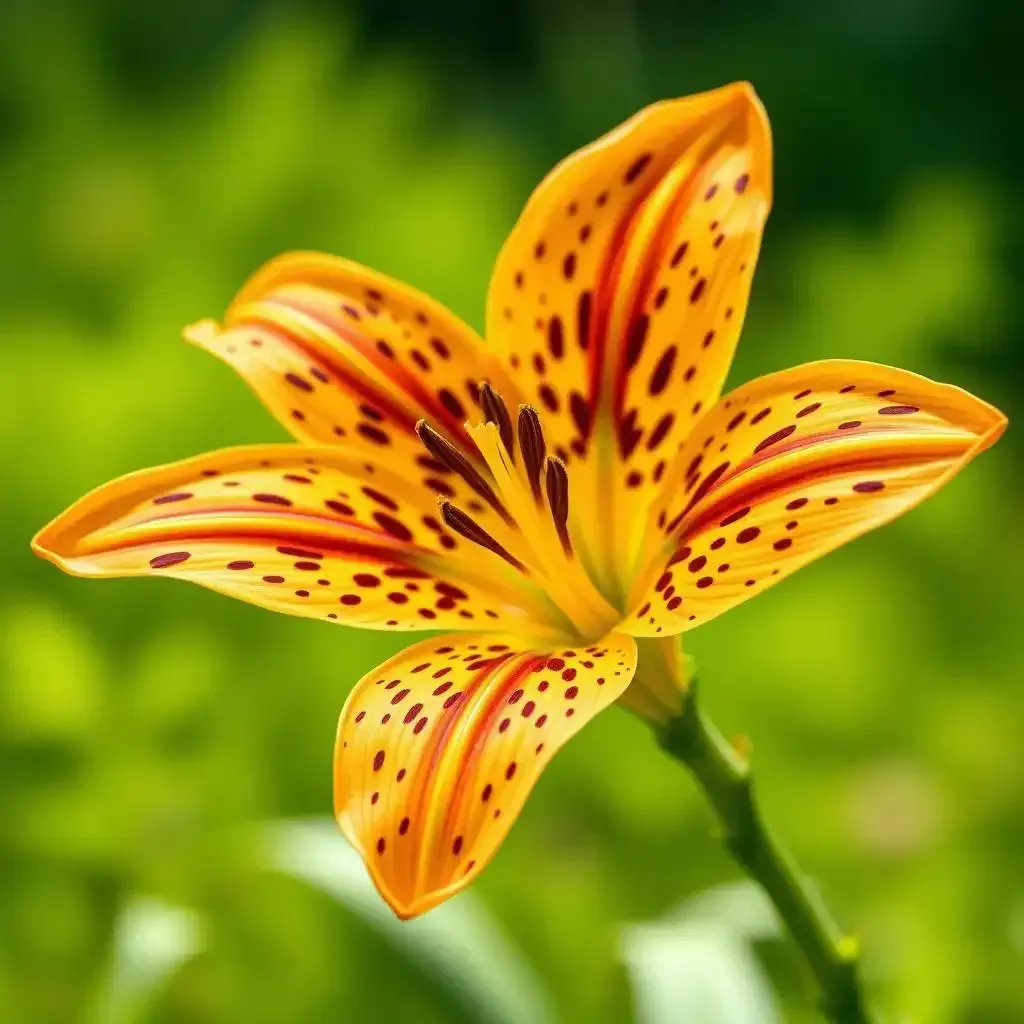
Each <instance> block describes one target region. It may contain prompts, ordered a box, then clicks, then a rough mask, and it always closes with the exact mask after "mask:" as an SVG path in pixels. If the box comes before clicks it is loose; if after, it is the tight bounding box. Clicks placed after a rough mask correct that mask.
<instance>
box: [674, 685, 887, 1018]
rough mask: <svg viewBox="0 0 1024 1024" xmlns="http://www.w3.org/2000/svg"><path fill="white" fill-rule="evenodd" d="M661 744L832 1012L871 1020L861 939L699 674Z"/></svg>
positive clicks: (828, 1009) (826, 1010) (839, 1015)
mask: <svg viewBox="0 0 1024 1024" xmlns="http://www.w3.org/2000/svg"><path fill="white" fill-rule="evenodd" d="M661 743H662V746H663V747H664V748H665V750H667V751H668V753H670V754H671V755H672V756H673V757H675V758H676V759H678V760H679V761H682V763H683V764H685V765H686V767H687V768H689V769H690V771H691V772H692V773H693V775H694V777H695V778H696V779H697V782H698V783H699V784H700V786H701V788H702V789H703V790H704V792H705V793H706V794H707V797H708V799H709V800H710V801H711V804H712V806H713V807H714V809H715V811H716V813H717V815H718V818H719V820H720V821H721V825H722V830H723V833H724V839H725V845H726V847H727V848H728V850H729V852H730V854H732V856H733V858H734V859H735V860H736V862H737V863H738V864H739V865H740V866H741V867H742V868H743V869H744V870H745V871H746V872H747V874H749V875H750V876H751V878H753V879H754V880H755V881H757V882H758V883H759V884H760V885H761V887H762V888H763V889H764V891H765V892H766V893H767V894H768V896H769V897H770V898H771V901H772V903H774V904H775V909H776V910H777V911H778V913H779V916H780V917H781V918H782V920H783V921H784V922H785V925H786V928H787V929H788V930H789V934H790V935H791V936H792V938H793V941H794V942H796V944H797V946H799V947H800V950H801V951H802V952H803V954H804V956H805V957H806V959H807V963H808V965H809V966H810V969H811V971H812V973H813V974H814V977H815V979H816V980H817V983H818V986H819V988H820V989H821V993H822V1008H823V1010H824V1012H825V1013H826V1015H827V1016H828V1018H829V1019H830V1020H832V1021H834V1022H835V1024H870V1021H871V1020H872V1017H871V1015H870V1014H869V1011H868V1008H867V1006H866V1004H865V1001H864V996H863V994H862V992H861V986H860V981H859V978H858V959H859V957H858V951H857V941H856V939H855V938H853V937H852V936H844V935H843V933H842V931H841V930H840V929H839V926H838V925H837V924H836V922H835V920H834V918H833V917H832V915H831V914H830V913H829V911H828V908H827V907H826V906H825V904H824V903H823V902H822V900H821V898H820V897H819V896H818V894H817V892H816V891H815V889H814V888H813V887H812V886H811V885H809V884H808V881H807V879H806V878H805V877H804V875H803V874H802V872H801V871H800V869H799V868H798V867H797V865H796V863H795V862H794V860H793V858H792V857H791V856H790V854H789V852H788V851H787V850H786V848H785V847H784V846H783V845H782V843H781V842H779V840H778V838H777V837H776V836H775V835H774V834H773V833H772V831H771V829H769V828H768V826H767V825H766V824H765V823H764V821H763V820H762V818H761V813H760V810H759V809H758V805H757V801H756V799H755V797H754V789H753V779H752V778H751V773H750V766H749V764H748V763H747V761H746V760H745V759H744V758H742V757H740V755H739V754H738V753H737V752H736V751H735V750H733V748H732V747H731V746H730V745H729V743H728V742H727V741H726V739H725V738H724V737H723V736H722V734H721V733H720V732H719V731H718V729H716V728H715V726H714V725H713V724H712V723H711V722H710V721H709V720H708V719H707V717H706V716H705V715H704V713H703V712H702V711H701V710H700V708H699V707H698V706H697V694H696V681H695V680H692V681H691V682H690V689H689V692H688V693H687V696H686V698H685V700H684V702H683V709H682V713H681V714H680V715H679V716H678V717H677V718H673V719H670V720H669V722H668V724H667V725H666V726H665V727H664V729H663V731H662V733H661Z"/></svg>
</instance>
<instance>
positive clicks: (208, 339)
mask: <svg viewBox="0 0 1024 1024" xmlns="http://www.w3.org/2000/svg"><path fill="white" fill-rule="evenodd" d="M219 333H220V324H218V323H217V321H216V320H214V319H212V318H211V317H205V318H203V319H202V320H196V322H195V323H191V324H188V325H186V326H185V327H183V328H182V329H181V336H182V337H183V338H184V339H185V340H186V341H187V342H189V343H190V344H192V345H198V346H199V347H200V348H209V347H210V345H211V344H212V342H213V340H214V339H215V338H216V337H217V335H218V334H219Z"/></svg>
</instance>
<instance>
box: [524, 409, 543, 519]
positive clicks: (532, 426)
mask: <svg viewBox="0 0 1024 1024" xmlns="http://www.w3.org/2000/svg"><path fill="white" fill-rule="evenodd" d="M519 449H520V451H522V453H523V463H524V464H525V466H526V476H527V478H528V479H529V481H530V490H532V491H533V499H534V501H536V502H537V503H538V504H539V503H540V500H541V492H540V471H541V469H542V468H543V466H544V456H545V453H546V452H547V448H546V446H545V444H544V431H543V430H542V429H541V425H540V416H538V415H537V410H536V409H534V408H533V406H532V405H521V406H519Z"/></svg>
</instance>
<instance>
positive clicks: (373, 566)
mask: <svg viewBox="0 0 1024 1024" xmlns="http://www.w3.org/2000/svg"><path fill="white" fill-rule="evenodd" d="M434 498H435V496H434V495H433V493H432V492H431V491H430V490H429V489H425V488H423V487H421V486H419V484H418V483H417V482H416V481H415V480H408V479H406V478H405V476H404V475H403V474H402V473H401V472H400V471H398V470H396V469H395V468H392V467H391V466H390V465H389V464H387V463H386V462H385V461H383V460H381V459H379V458H375V459H371V458H370V457H368V456H366V455H364V454H363V453H362V452H352V451H350V450H348V449H346V448H342V447H340V446H338V447H331V448H314V447H306V446H298V445H254V446H249V447H241V448H231V449H226V450H224V451H218V452H212V453H210V454H208V455H202V456H198V457H196V458H191V459H186V460H184V461H183V462H177V463H172V464H171V465H167V466H161V467H158V468H156V469H148V470H143V471H141V472H138V473H131V474H129V475H128V476H124V477H121V478H120V479H118V480H114V481H112V482H111V483H108V484H106V485H104V486H103V487H100V488H99V489H98V490H95V491H93V492H92V493H91V494H88V495H86V496H85V497H84V498H82V499H81V500H80V501H78V502H77V503H76V504H74V505H73V506H72V507H71V508H69V509H68V510H67V511H66V512H64V513H62V514H61V515H60V516H58V517H57V519H55V520H54V521H53V522H52V523H50V525H49V526H47V527H45V528H44V529H43V530H42V531H41V532H40V533H39V534H38V536H36V538H35V539H34V541H33V548H34V549H35V551H36V552H37V553H38V554H41V555H43V556H44V557H46V558H49V559H50V560H51V561H53V562H55V563H56V564H57V565H59V566H60V567H61V568H63V569H65V570H67V571H68V572H71V573H74V574H76V575H81V576H148V575H153V576H174V577H177V578H179V579H186V580H191V581H192V582H194V583H199V584H202V585H203V586H205V587H209V588H210V589H211V590H216V591H219V592H221V593H224V594H228V595H229V596H231V597H237V598H241V599H242V600H244V601H249V602H251V603H252V604H257V605H261V606H262V607H265V608H269V609H271V610H273V611H279V612H287V613H289V614H292V615H302V616H306V617H310V618H320V619H328V620H331V621H339V622H347V623H353V624H357V625H360V626H365V627H370V628H398V629H434V628H439V627H440V628H448V629H470V628H477V629H478V628H480V627H481V626H485V627H486V626H491V625H493V626H494V627H495V628H507V629H517V630H521V631H525V632H526V633H528V634H529V635H535V634H537V633H540V634H541V635H547V634H548V633H549V630H548V628H547V626H546V625H540V624H546V623H549V622H550V621H551V619H552V616H551V614H550V611H549V609H548V607H547V604H546V602H545V601H544V599H543V598H542V597H541V596H540V595H539V594H538V593H536V592H535V591H534V590H533V589H532V588H531V587H530V586H529V585H528V583H527V582H526V581H525V580H523V579H522V578H521V576H520V575H519V574H518V573H517V572H516V571H515V570H514V569H513V568H512V567H511V566H509V565H507V564H506V563H504V562H501V561H500V560H497V559H496V560H495V562H496V563H497V564H495V565H492V566H488V571H487V574H486V575H482V574H481V573H480V572H479V570H478V563H479V559H478V558H477V556H476V552H475V550H473V549H472V546H471V545H468V544H467V543H466V542H465V541H463V540H462V538H458V537H454V536H452V535H451V534H450V533H449V532H448V531H446V530H445V529H444V528H443V527H442V525H441V524H440V522H439V521H438V519H437V518H436V515H437V508H436V505H435V501H434Z"/></svg>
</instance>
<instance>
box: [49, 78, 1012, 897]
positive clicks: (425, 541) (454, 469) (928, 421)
mask: <svg viewBox="0 0 1024 1024" xmlns="http://www.w3.org/2000/svg"><path fill="white" fill-rule="evenodd" d="M770 202H771V140H770V135H769V129H768V123H767V120H766V118H765V115H764V112H763V111H762V109H761V106H760V104H759V103H758V100H757V98H756V97H755V95H754V93H753V91H752V89H751V88H750V87H749V86H748V85H746V84H736V85H731V86H727V87H725V88H723V89H719V90H716V91H714V92H709V93H705V94H702V95H699V96H695V97H690V98H686V99H680V100H673V101H670V102H664V103H659V104H655V105H654V106H652V107H649V108H647V109H646V110H644V111H641V112H640V113H639V114H637V115H636V116H635V117H634V118H632V119H631V120H629V121H627V122H626V123H625V124H624V125H622V126H621V127H620V128H618V129H616V130H615V131H613V132H612V133H611V134H609V135H607V136H605V137H604V138H602V139H600V140H598V141H597V142H595V143H594V144H593V145H591V146H588V147H586V148H585V149H583V150H581V151H580V152H578V153H576V154H574V155H573V156H571V157H569V158H568V159H567V160H565V161H563V162H562V163H561V164H559V165H558V167H556V168H555V169H554V171H552V172H551V174H550V175H549V176H548V177H547V178H546V179H545V180H544V181H543V182H542V183H541V185H540V186H539V188H538V189H537V190H536V192H535V193H534V195H533V196H532V198H531V199H530V201H529V203H528V204H527V206H526V209H525V210H524V211H523V214H522V216H521V218H520V220H519V222H518V224H517V225H516V227H515V228H514V230H513V231H512V234H511V235H510V236H509V239H508V241H507V242H506V243H505V246H504V248H503V249H502V251H501V254H500V255H499V257H498V261H497V265H496V267H495V269H494V275H493V278H492V280H491V285H490V291H489V294H488V299H487V332H486V333H487V339H488V343H487V345H485V344H484V342H483V341H482V340H481V339H480V338H479V337H478V336H477V335H476V334H475V332H474V331H473V330H472V329H471V328H470V327H468V326H467V325H466V324H465V323H463V322H462V321H461V320H459V319H458V318H457V317H456V316H454V315H453V314H452V313H451V312H449V311H448V310H447V309H445V308H444V307H443V306H441V305H439V304H438V303H437V302H434V301H433V300H431V299H430V298H428V297H427V296H425V295H422V294H420V293H419V292H417V291H415V290H414V289H412V288H409V287H408V286H406V285H403V284H400V283H398V282H396V281H393V280H391V279H389V278H387V277H384V276H383V275H381V274H377V273H375V272H373V271H371V270H367V269H365V268H364V267H360V266H357V265H355V264H353V263H349V262H346V261H344V260H341V259H336V258H333V257H329V256H323V255H319V254H315V253H297V254H291V255H287V256H283V257H281V258H279V259H277V260H274V261H272V262H271V263H270V264H268V265H267V266H265V267H264V268H263V269H262V270H260V271H259V272H258V273H257V274H256V275H255V276H254V277H253V278H252V279H251V280H250V281H249V282H248V283H247V284H246V285H245V286H244V287H243V288H242V290H241V292H240V293H239V294H238V296H237V297H236V298H235V300H234V302H233V303H232V304H231V306H230V308H229V309H228V312H227V315H226V317H225V318H224V322H223V324H220V325H218V324H216V323H214V322H212V321H204V322H202V323H199V324H195V325H193V326H192V327H190V328H188V329H187V330H186V336H187V337H188V338H189V340H191V341H193V342H195V343H196V344H198V345H201V346H203V347H204V348H207V349H208V350H209V351H211V352H212V353H214V354H215V355H217V356H218V357H220V358H221V359H223V360H224V361H225V362H227V363H228V364H230V365H231V366H233V367H234V368H235V369H236V370H237V371H238V372H239V373H240V374H241V375H242V377H244V378H245V380H246V381H247V382H248V383H249V384H250V386H251V387H252V388H253V389H254V390H255V391H256V393H257V395H258V396H259V397H260V398H261V399H262V400H263V402H264V403H265V404H266V405H267V407H268V408H269V409H270V411H271V412H272V413H273V414H274V415H275V416H276V417H277V418H278V419H279V420H280V421H281V423H283V424H284V425H285V426H286V427H287V428H288V430H289V431H290V432H291V433H292V435H293V436H294V438H295V440H296V442H297V443H296V444H272V445H253V446H245V447H239V448H231V449H228V450H225V451H217V452H211V453H209V454H206V455H201V456H198V457H196V458H192V459H187V460H185V461H183V462H178V463H174V464H172V465H169V466H162V467H158V468H156V469H150V470H144V471H142V472H139V473H133V474H130V475H129V476H126V477H122V478H121V479H119V480H115V481H113V482H112V483H109V484H106V485H105V486H103V487H100V488H99V489H98V490H96V491H93V492H92V493H91V494H89V495H86V497H84V498H82V499H81V500H80V501H79V502H77V503H76V504H75V505H73V506H72V507H71V508H70V509H68V510H67V511H66V512H64V513H63V514H62V515H60V516H58V517H57V519H56V520H54V521H53V522H52V523H51V524H50V525H49V526H47V527H46V528H45V529H43V530H42V531H41V532H40V533H39V535H38V536H37V537H36V538H35V540H34V542H33V546H34V548H35V550H36V551H37V552H38V553H39V554H41V555H43V556H44V557H46V558H49V559H50V560H52V561H53V562H55V563H56V564H57V565H59V566H61V567H62V568H64V569H65V570H67V571H68V572H72V573H75V574H78V575H82V576H130V575H136V576H141V575H156V576H174V577H176V578H179V579H185V580H191V581H193V582H195V583H200V584H202V585H203V586H206V587H210V588H211V589H214V590H218V591H220V592H222V593H225V594H228V595H230V596H232V597H237V598H241V599H242V600H245V601H249V602H251V603H253V604H258V605H261V606H263V607H265V608H270V609H272V610H274V611H280V612H287V613H289V614H292V615H302V616H307V617H312V618H317V619H324V620H330V621H333V622H340V623H346V624H348V625H355V626H363V627H366V628H372V629H391V630H425V629H426V630H436V629H441V630H444V631H445V633H444V634H443V635H441V636H434V637H433V638H431V639H428V640H425V641H422V642H420V643H417V644H415V645H413V646H412V647H409V648H408V649H406V650H405V651H403V652H402V653H401V654H398V655H397V656H395V657H394V658H392V659H391V660H389V661H387V662H385V663H384V664H383V665H381V666H379V668H377V669H376V670H375V671H373V672H371V673H370V674H369V675H367V676H366V677H364V678H363V679H362V680H361V681H360V682H359V683H358V684H357V685H356V687H355V689H354V690H353V691H352V694H351V696H350V697H349V699H348V701H347V703H346V704H345V707H344V710H343V711H342V713H341V720H340V722H339V726H338V739H337V747H336V754H335V779H334V783H335V812H336V816H337V819H338V822H339V823H340V825H341V828H342V829H343V830H344V832H345V834H346V835H347V836H348V837H349V838H350V839H351V841H352V842H353V843H354V844H355V846H356V847H357V848H358V849H359V850H360V851H361V853H362V855H363V857H364V858H365V860H366V863H367V865H368V867H369V870H370V873H371V875H372V876H373V879H374V882H375V883H376V885H377V887H378V888H379V890H380V892H381V893H382V895H383V896H384V898H385V899H386V900H387V901H388V902H389V903H390V905H391V906H392V907H393V908H394V910H395V912H396V913H398V914H399V915H401V916H403V917H406V916H413V915H415V914H419V913H422V912H423V911H425V910H427V909H429V908H430V907H432V906H434V905H436V904H437V903H438V902H440V901H441V900H443V899H445V898H446V897H447V896H449V895H451V894H452V893H454V892H456V891H458V890H459V889H461V888H462V887H463V886H465V885H466V884H467V883H468V882H469V881H470V880H471V879H472V878H473V877H474V876H475V875H476V874H478V873H479V872H480V870H481V869H482V868H483V866H484V865H485V864H486V863H487V861H488V860H489V859H490V858H491V856H493V854H494V851H495V850H496V849H497V847H498V845H499V844H500V842H501V840H502V839H503V838H504V836H505V834H506V832H507V831H508V829H509V827H510V825H511V824H512V822H513V821H514V820H515V817H516V815H517V814H518V812H519V810H520V808H521V807H522V805H523V803H524V801H525V800H526V797H527V795H528V793H529V791H530V789H531V788H532V787H533V784H534V783H535V781H536V780H537V778H538V776H539V775H540V773H541V771H542V770H543V768H544V766H545V765H546V764H547V763H548V761H549V760H550V759H551V757H552V756H553V755H554V754H555V752H556V751H557V750H558V749H559V748H560V747H561V746H562V745H563V744H564V743H565V742H566V740H568V739H569V737H570V736H572V735H573V734H574V733H576V732H577V731H578V730H579V729H580V728H581V727H582V726H583V725H584V724H585V723H586V722H587V721H588V720H589V719H591V718H592V717H593V716H594V715H596V714H597V713H598V712H599V711H601V710H602V709H603V708H605V707H607V706H608V705H610V704H612V703H614V702H616V701H618V700H621V701H622V702H623V703H625V704H627V705H628V706H629V707H630V708H632V709H633V710H635V711H637V712H638V713H640V714H642V715H644V716H646V717H648V718H651V719H655V720H657V719H659V718H664V717H665V716H667V715H670V714H672V713H673V711H675V710H677V709H678V694H673V693H666V692H665V690H664V688H663V687H662V688H659V686H658V685H656V684H655V683H654V682H653V681H652V680H654V679H655V678H656V677H658V678H660V679H662V680H664V678H665V677H666V672H664V671H662V672H660V673H658V672H651V673H650V674H648V673H646V672H645V671H644V668H643V666H644V664H645V663H647V660H649V661H650V662H652V663H653V662H655V661H658V662H659V663H660V664H661V666H662V668H664V666H665V665H666V664H668V665H669V666H671V663H672V659H673V658H674V657H675V656H676V651H677V648H676V647H675V646H674V641H672V642H671V643H670V642H667V641H666V638H671V637H674V636H675V635H676V634H678V633H681V632H682V631H684V630H686V629H688V628H691V627H693V626H697V625H700V624H701V623H703V622H707V621H708V620H709V619H711V618H713V617H714V616H716V615H718V614H720V613H721V612H723V611H725V610H726V609H728V608H731V607H733V606H734V605H736V604H738V603H740V602H741V601H743V600H745V599H746V598H748V597H751V596H753V595H754V594H758V593H760V592H761V591H763V590H765V589H767V588H768V587H770V586H771V585H772V584H773V583H775V582H776V581H777V580H779V579H782V578H784V577H785V576H788V575H789V574H790V573H792V572H793V571H794V570H795V569H797V568H799V567H800V566H801V565H804V564H806V563H807V562H810V561H811V560H813V559H815V558H817V557H818V556H820V555H823V554H825V553H826V552H827V551H830V550H832V549H833V548H835V547H837V546H838V545H840V544H842V543H844V542H845V541H847V540H850V539H852V538H853V537H856V536H858V535H859V534H861V533H864V532H865V531H867V530H869V529H871V528H873V527H875V526H879V525H881V524H883V523H885V522H887V521H889V520H890V519H892V518H893V517H895V516H897V515H899V514H900V513H901V512H904V511H906V510H907V509H909V508H911V507H912V506H913V505H915V504H917V503H918V502H919V501H921V500H922V499H923V498H924V497H926V496H927V495H928V494H930V493H932V492H933V491H934V490H936V489H937V488H938V487H939V486H940V485H941V484H943V483H945V482H946V481H947V480H948V479H949V478H950V477H951V476H952V475H953V474H954V473H956V472H957V470H959V469H960V468H961V467H962V466H963V465H965V464H966V463H967V462H968V461H969V460H970V459H971V458H972V457H973V456H974V455H976V454H977V453H978V452H980V451H981V450H982V449H984V448H986V447H987V446H988V445H990V444H991V443H992V442H993V441H994V440H995V439H996V438H997V437H998V436H999V434H1000V432H1001V431H1002V430H1003V427H1004V425H1005V420H1004V418H1003V416H1002V415H1001V414H1000V413H999V412H998V411H997V410H995V409H994V408H992V407H991V406H990V405H987V404H986V403H985V402H983V401H980V400H979V399H977V398H974V397H973V396H971V395H969V394H967V393H966V392H964V391H962V390H960V389H958V388H955V387H950V386H947V385H943V384H936V383H934V382H932V381H930V380H926V379H925V378H923V377H919V376H916V375H915V374H912V373H907V372H905V371H903V370H896V369H890V368H888V367H885V366H877V365H873V364H870V363H863V362H855V361H850V360H829V361H823V362H818V363H811V364H808V365H805V366H799V367H796V368H795V369H791V370H785V371H782V372H780V373H775V374H772V375H770V376H767V377H763V378H761V379H759V380H755V381H753V382H751V383H749V384H746V385H744V386H742V387H740V388H738V389H737V390H735V391H733V392H731V393H730V394H728V395H726V396H724V397H719V396H720V392H721V388H722V386H723V383H724V381H725V377H726V374H727V372H728V369H729V365H730V363H731V361H732V355H733V350H734V349H735V346H736V342H737V339H738V337H739V332H740V327H741V325H742V323H743V318H744V314H745V312H746V306H747V297H748V295H749V292H750V285H751V280H752V277H753V271H754V264H755V262H756V260H757V255H758V249H759V246H760V241H761V232H762V228H763V225H764V222H765V218H766V217H767V214H768V209H769V206H770ZM638 658H639V659H640V664H641V670H640V672H639V673H637V672H636V669H637V664H638ZM667 674H668V675H669V676H671V671H670V672H668V673H667ZM634 677H635V678H634Z"/></svg>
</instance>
